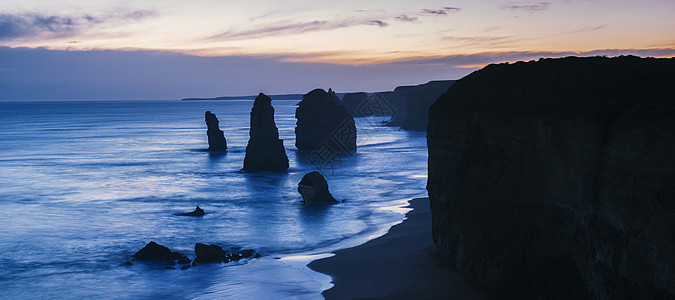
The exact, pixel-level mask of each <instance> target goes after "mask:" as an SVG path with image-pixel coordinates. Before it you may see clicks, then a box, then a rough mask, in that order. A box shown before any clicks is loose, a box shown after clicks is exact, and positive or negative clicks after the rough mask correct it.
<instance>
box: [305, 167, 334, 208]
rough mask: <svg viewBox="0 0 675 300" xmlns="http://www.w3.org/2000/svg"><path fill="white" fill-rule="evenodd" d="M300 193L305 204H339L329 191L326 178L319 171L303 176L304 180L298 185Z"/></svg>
mask: <svg viewBox="0 0 675 300" xmlns="http://www.w3.org/2000/svg"><path fill="white" fill-rule="evenodd" d="M298 192H300V195H302V200H303V201H304V202H305V204H310V203H313V202H322V203H338V201H337V200H335V198H333V195H331V194H330V191H328V182H326V178H324V177H323V175H321V173H319V172H317V171H314V172H311V173H307V174H305V176H302V180H300V182H299V183H298Z"/></svg>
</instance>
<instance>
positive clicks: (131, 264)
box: [124, 261, 134, 266]
mask: <svg viewBox="0 0 675 300" xmlns="http://www.w3.org/2000/svg"><path fill="white" fill-rule="evenodd" d="M124 265H125V266H133V265H134V263H132V262H130V261H127V262H125V263H124Z"/></svg>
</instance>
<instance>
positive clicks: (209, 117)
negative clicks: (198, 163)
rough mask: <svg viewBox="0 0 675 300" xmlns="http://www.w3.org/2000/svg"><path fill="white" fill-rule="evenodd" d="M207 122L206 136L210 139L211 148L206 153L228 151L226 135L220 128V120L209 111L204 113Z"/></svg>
mask: <svg viewBox="0 0 675 300" xmlns="http://www.w3.org/2000/svg"><path fill="white" fill-rule="evenodd" d="M204 116H205V117H204V119H205V121H206V135H207V137H208V139H209V148H208V149H206V151H225V150H227V141H226V140H225V134H224V133H223V131H222V130H220V128H218V118H217V117H216V115H215V114H213V113H211V112H210V111H207V112H206V113H204Z"/></svg>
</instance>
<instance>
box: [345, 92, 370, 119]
mask: <svg viewBox="0 0 675 300" xmlns="http://www.w3.org/2000/svg"><path fill="white" fill-rule="evenodd" d="M340 103H342V106H344V107H345V109H346V110H347V112H348V113H349V114H350V115H351V116H352V117H365V116H369V115H371V113H370V110H369V109H367V108H366V106H367V105H368V94H366V93H363V92H359V93H347V94H345V95H344V96H343V97H342V101H340Z"/></svg>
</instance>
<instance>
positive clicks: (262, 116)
mask: <svg viewBox="0 0 675 300" xmlns="http://www.w3.org/2000/svg"><path fill="white" fill-rule="evenodd" d="M249 136H250V137H249V140H248V145H247V146H246V157H245V158H244V171H284V170H288V157H287V156H286V149H284V141H282V140H280V139H279V130H278V129H277V125H276V124H275V123H274V107H272V99H271V98H270V97H268V96H267V95H265V94H263V93H260V94H259V95H258V97H256V98H255V101H254V102H253V108H252V109H251V129H250V131H249Z"/></svg>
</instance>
